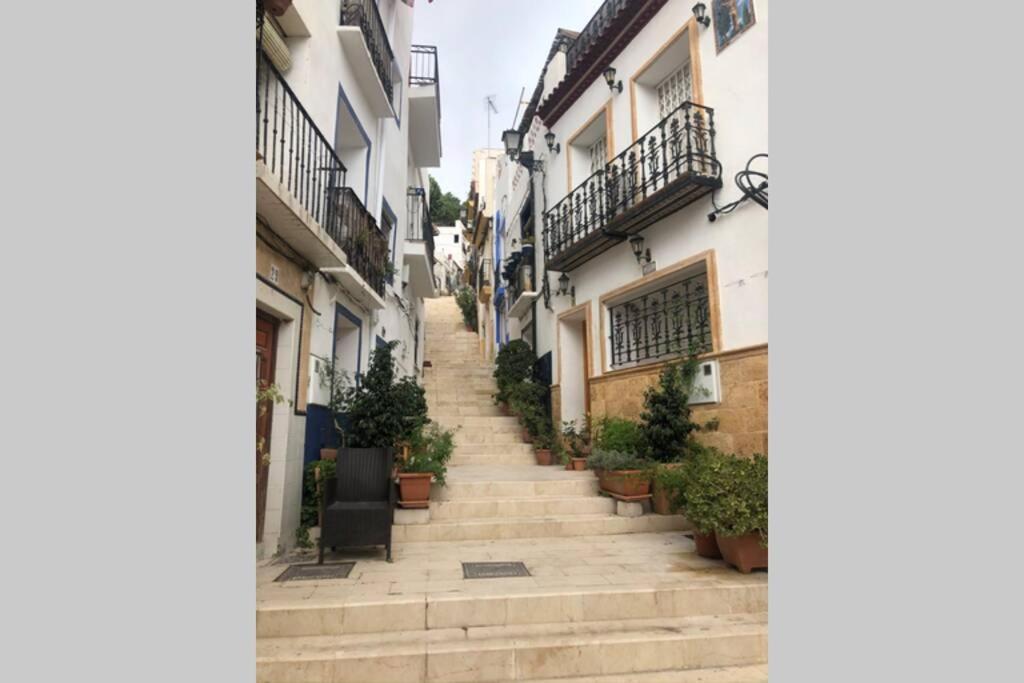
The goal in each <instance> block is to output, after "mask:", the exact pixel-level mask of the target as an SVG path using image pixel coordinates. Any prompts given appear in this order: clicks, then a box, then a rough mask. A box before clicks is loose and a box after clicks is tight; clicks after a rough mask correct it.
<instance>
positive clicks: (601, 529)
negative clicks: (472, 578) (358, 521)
mask: <svg viewBox="0 0 1024 683" xmlns="http://www.w3.org/2000/svg"><path fill="white" fill-rule="evenodd" d="M687 526H688V524H687V522H686V520H685V519H684V518H683V517H681V516H679V515H643V516H641V517H619V516H617V515H552V516H548V517H536V518H526V519H506V520H486V519H485V520H461V521H448V522H437V523H435V522H434V521H431V522H430V524H421V525H407V526H395V527H394V528H393V530H392V540H393V541H395V542H397V543H417V542H423V541H478V540H479V541H483V540H495V539H509V538H547V537H567V536H591V535H604V534H632V533H650V532H658V531H673V530H682V529H685V528H687Z"/></svg>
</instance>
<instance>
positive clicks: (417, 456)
mask: <svg viewBox="0 0 1024 683" xmlns="http://www.w3.org/2000/svg"><path fill="white" fill-rule="evenodd" d="M453 450H455V442H454V434H453V432H452V431H451V430H448V429H442V428H441V427H439V426H438V425H437V424H431V425H429V426H428V427H426V428H423V429H420V430H418V431H417V432H416V433H414V434H413V435H412V437H411V439H410V441H409V455H408V457H407V458H405V459H404V460H400V461H399V463H398V492H399V498H400V499H401V501H402V504H403V506H405V507H427V505H428V504H429V503H430V484H431V483H432V482H433V483H437V484H438V485H440V486H444V485H445V483H446V482H445V475H446V474H447V472H448V460H449V459H450V458H451V456H452V451H453Z"/></svg>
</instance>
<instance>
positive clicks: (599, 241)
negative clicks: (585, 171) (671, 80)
mask: <svg viewBox="0 0 1024 683" xmlns="http://www.w3.org/2000/svg"><path fill="white" fill-rule="evenodd" d="M720 176H721V166H720V164H719V163H718V159H717V158H716V157H715V125H714V111H713V110H712V109H710V108H709V107H704V106H701V105H698V104H694V103H692V102H684V103H683V104H682V105H680V106H679V107H678V108H676V109H675V110H674V111H672V112H671V113H670V114H669V115H668V116H666V117H665V118H664V119H662V120H661V121H659V122H658V123H657V124H656V125H655V126H654V127H653V128H651V129H650V130H649V131H647V132H646V133H644V134H643V135H641V136H640V137H639V138H637V140H636V142H634V143H633V144H632V145H630V146H629V147H627V148H626V149H625V150H623V151H622V152H621V153H620V154H619V155H618V156H616V157H615V158H614V159H612V160H611V161H609V162H608V163H607V164H606V165H605V166H604V168H602V169H599V170H598V171H597V172H596V173H594V174H593V175H591V176H590V177H589V178H587V179H586V180H584V181H583V182H582V183H580V184H579V185H577V186H576V187H575V188H574V189H573V190H572V191H571V192H570V193H569V194H568V195H567V196H566V197H564V198H563V199H562V200H561V201H559V202H558V203H557V204H555V205H554V206H553V207H552V208H551V209H550V210H549V211H548V212H547V213H545V214H544V253H545V254H546V257H547V267H548V268H549V269H550V270H562V271H565V270H571V269H572V268H575V267H576V266H578V265H580V264H582V263H584V262H586V261H588V260H590V259H591V258H593V257H595V256H597V255H598V254H600V253H602V252H604V251H606V250H607V249H609V248H610V247H611V246H613V245H614V244H616V243H618V242H621V241H622V240H624V239H626V238H627V237H628V236H629V235H631V234H635V233H637V232H639V231H640V230H642V229H643V228H645V227H647V226H648V225H650V224H652V223H654V222H655V221H658V220H660V219H661V218H664V217H665V216H667V215H669V214H670V213H672V212H674V211H677V210H679V209H680V208H682V207H683V206H686V205H687V204H690V203H691V202H693V201H696V200H697V199H699V198H700V197H702V196H704V195H705V194H708V193H709V192H711V191H712V190H713V189H714V188H716V187H720V186H721V179H720Z"/></svg>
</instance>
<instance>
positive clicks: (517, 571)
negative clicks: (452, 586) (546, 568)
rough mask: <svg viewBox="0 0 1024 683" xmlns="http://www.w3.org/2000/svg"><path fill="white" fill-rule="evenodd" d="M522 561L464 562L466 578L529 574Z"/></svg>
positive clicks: (493, 577) (463, 569)
mask: <svg viewBox="0 0 1024 683" xmlns="http://www.w3.org/2000/svg"><path fill="white" fill-rule="evenodd" d="M529 575H530V572H529V571H527V569H526V565H525V564H523V563H522V562H463V563H462V578H464V579H501V578H505V577H509V576H529Z"/></svg>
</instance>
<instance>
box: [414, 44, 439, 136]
mask: <svg viewBox="0 0 1024 683" xmlns="http://www.w3.org/2000/svg"><path fill="white" fill-rule="evenodd" d="M409 59H410V61H411V62H412V63H411V64H410V65H409V85H412V86H417V85H433V86H437V98H436V99H437V118H439V119H440V118H441V76H440V71H439V70H438V68H437V46H436V45H413V46H412V47H411V53H410V56H409Z"/></svg>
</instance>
